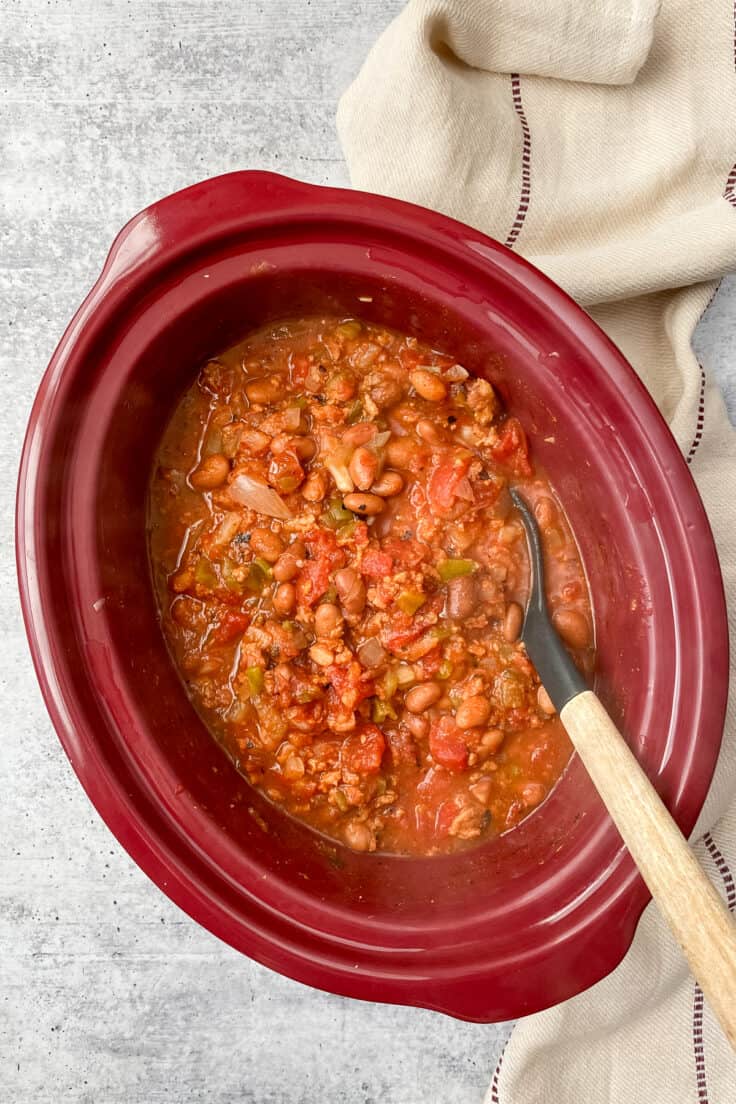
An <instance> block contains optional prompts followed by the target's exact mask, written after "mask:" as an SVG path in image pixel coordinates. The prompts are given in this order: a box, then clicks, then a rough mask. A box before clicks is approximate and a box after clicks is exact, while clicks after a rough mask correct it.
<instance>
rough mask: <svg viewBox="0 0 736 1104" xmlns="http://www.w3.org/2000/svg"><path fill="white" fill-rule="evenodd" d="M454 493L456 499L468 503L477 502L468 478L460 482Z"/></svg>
mask: <svg viewBox="0 0 736 1104" xmlns="http://www.w3.org/2000/svg"><path fill="white" fill-rule="evenodd" d="M453 493H454V495H455V498H462V499H464V500H465V501H466V502H475V494H474V492H473V488H472V486H471V485H470V480H469V479H468V477H467V476H465V477H464V478H463V479H461V480H460V482H459V483H458V484H457V486H456V487H455V489H454V492H453Z"/></svg>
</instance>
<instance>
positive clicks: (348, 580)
mask: <svg viewBox="0 0 736 1104" xmlns="http://www.w3.org/2000/svg"><path fill="white" fill-rule="evenodd" d="M335 589H336V590H337V593H338V596H339V598H340V601H341V602H342V605H343V609H344V610H345V612H346V613H348V614H351V615H357V614H359V613H362V612H363V610H364V609H365V584H364V582H363V580H362V579H361V577H360V575H359V574H358V572H357V571H355V570H354V569H353V568H352V567H344V568H342V570H340V571H338V572H337V573H336V575H335Z"/></svg>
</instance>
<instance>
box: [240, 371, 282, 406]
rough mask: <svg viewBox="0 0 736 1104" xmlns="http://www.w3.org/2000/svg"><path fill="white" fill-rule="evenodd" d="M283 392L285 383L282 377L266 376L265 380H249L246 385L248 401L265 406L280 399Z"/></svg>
mask: <svg viewBox="0 0 736 1104" xmlns="http://www.w3.org/2000/svg"><path fill="white" fill-rule="evenodd" d="M283 390H284V381H283V380H282V379H281V377H280V376H266V377H264V378H263V379H254V380H249V381H248V383H246V385H245V393H246V395H247V397H248V401H249V402H252V403H262V404H264V405H265V404H266V403H271V402H274V401H275V400H276V399H278V398H279V397H280V395H281V394H282V393H283Z"/></svg>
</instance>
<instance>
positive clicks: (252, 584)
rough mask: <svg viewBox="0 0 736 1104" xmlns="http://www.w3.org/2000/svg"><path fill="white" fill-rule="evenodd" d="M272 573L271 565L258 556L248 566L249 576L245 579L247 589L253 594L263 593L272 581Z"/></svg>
mask: <svg viewBox="0 0 736 1104" xmlns="http://www.w3.org/2000/svg"><path fill="white" fill-rule="evenodd" d="M272 575H273V572H272V570H271V565H270V564H269V563H267V562H266V561H265V560H262V559H261V557H260V556H258V557H257V558H256V559H255V560H253V563H252V564H251V565H250V567H249V568H248V576H247V578H246V581H245V586H246V589H247V590H249V591H250V592H251V594H261V593H262V592H263V590H264V589H265V588H266V587H267V586H268V584H269V583H270V581H271V577H272Z"/></svg>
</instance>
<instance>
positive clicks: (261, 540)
mask: <svg viewBox="0 0 736 1104" xmlns="http://www.w3.org/2000/svg"><path fill="white" fill-rule="evenodd" d="M250 546H251V548H252V549H253V551H254V552H255V554H256V556H260V557H261V558H262V559H264V560H265V561H266V563H270V564H275V563H276V561H277V560H278V559H279V557H280V556H281V553H282V552H283V551H284V542H283V541H282V539H281V537H280V536H279V535H278V533H274V531H273V529H266V527H265V526H264V525H258V526H257V527H256V528H255V529H252V530H251V534H250ZM279 581H281V580H279Z"/></svg>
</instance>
